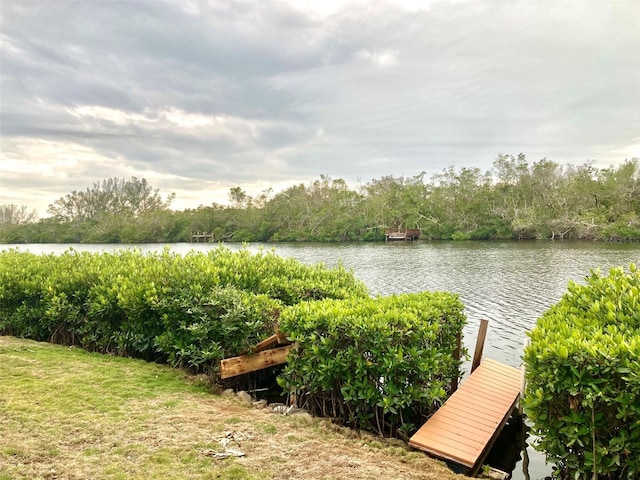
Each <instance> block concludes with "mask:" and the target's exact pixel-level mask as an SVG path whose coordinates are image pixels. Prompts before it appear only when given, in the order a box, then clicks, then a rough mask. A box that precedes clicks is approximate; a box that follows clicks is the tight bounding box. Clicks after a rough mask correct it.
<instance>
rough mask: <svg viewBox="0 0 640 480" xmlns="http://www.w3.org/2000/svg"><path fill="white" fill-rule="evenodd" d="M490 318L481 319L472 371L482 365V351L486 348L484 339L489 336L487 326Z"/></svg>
mask: <svg viewBox="0 0 640 480" xmlns="http://www.w3.org/2000/svg"><path fill="white" fill-rule="evenodd" d="M488 327H489V320H484V319H481V320H480V328H479V329H478V338H477V340H476V349H475V351H474V352H473V362H472V363H471V373H473V371H474V370H475V369H476V368H478V367H479V366H480V360H482V351H483V350H484V340H485V338H486V337H487V328H488Z"/></svg>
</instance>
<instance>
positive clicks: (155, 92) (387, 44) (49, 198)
mask: <svg viewBox="0 0 640 480" xmlns="http://www.w3.org/2000/svg"><path fill="white" fill-rule="evenodd" d="M0 18H1V20H0V22H1V23H0V28H1V31H0V34H1V39H0V40H1V44H0V49H1V64H0V70H1V91H0V95H1V104H0V107H1V112H0V113H1V118H0V129H1V130H0V135H1V138H0V140H1V151H0V204H3V203H17V204H26V205H28V206H29V207H34V208H37V209H38V211H39V213H40V214H41V215H45V211H46V207H47V205H48V204H50V203H52V202H54V201H55V200H56V199H58V198H59V197H61V196H63V195H65V194H66V193H69V192H70V191H72V190H74V189H85V188H86V187H89V186H91V185H92V184H93V183H94V182H96V181H99V180H102V179H105V178H110V177H126V178H128V177H131V176H137V177H139V178H141V177H144V178H146V179H147V180H148V181H149V182H150V183H151V184H152V185H154V186H155V187H159V188H160V189H161V192H162V193H163V194H169V193H170V192H176V194H177V198H176V201H175V202H174V208H178V209H184V208H189V207H193V208H195V207H197V206H198V205H201V204H202V205H209V204H211V203H212V202H221V203H224V202H226V198H227V193H228V191H229V189H230V188H231V187H235V186H240V187H242V188H244V189H245V190H246V191H247V193H249V194H252V195H253V194H258V193H259V192H261V191H262V190H264V189H267V188H269V187H273V188H274V190H275V191H278V190H281V189H282V188H285V187H288V186H291V185H294V184H296V183H299V182H305V183H306V182H309V181H313V180H315V179H317V178H318V177H319V175H320V174H326V175H329V176H330V177H332V178H343V179H345V180H346V181H347V182H348V183H349V185H350V186H352V187H354V188H355V187H357V186H358V184H361V183H366V182H368V181H369V180H371V179H373V178H380V177H382V176H384V175H396V176H400V175H404V176H412V175H416V174H419V173H420V172H422V171H426V172H427V173H428V174H434V173H438V172H440V171H441V170H442V169H444V168H446V167H448V166H451V165H454V166H456V167H464V166H466V167H480V168H482V169H483V170H487V169H490V168H491V165H492V162H493V160H494V159H495V158H496V157H497V155H498V154H500V153H510V154H514V155H517V154H518V153H520V152H522V153H524V154H525V155H526V156H527V158H528V159H529V160H530V161H535V160H539V159H541V158H543V157H546V158H548V159H550V160H554V161H557V162H559V163H562V164H565V163H584V162H585V161H587V160H592V161H594V162H595V164H596V165H597V166H601V167H602V166H608V165H611V164H618V163H620V162H622V161H624V160H625V159H626V158H632V157H640V2H639V1H638V0H610V1H606V0H585V1H576V2H565V1H555V0H553V1H551V0H548V1H538V2H534V1H530V0H526V1H512V0H509V1H495V2H492V1H447V0H440V1H433V0H432V1H415V0H414V1H377V2H371V1H367V2H364V1H363V2H347V1H344V2H343V1H326V0H325V1H323V0H318V1H317V2H314V1H312V0H309V1H305V0H299V1H289V2H287V1H251V2H249V1H244V0H234V1H222V0H220V1H213V0H212V1H209V2H204V1H202V2H200V1H185V0H175V1H159V0H154V1H109V0H104V1H98V0H94V1H85V2H81V1H63V0H56V1H44V0H42V1H24V0H20V1H7V0H1V1H0Z"/></svg>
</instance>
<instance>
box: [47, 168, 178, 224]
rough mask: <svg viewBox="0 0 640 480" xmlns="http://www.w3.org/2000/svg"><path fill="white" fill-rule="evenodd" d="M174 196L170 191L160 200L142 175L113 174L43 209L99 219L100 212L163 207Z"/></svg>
mask: <svg viewBox="0 0 640 480" xmlns="http://www.w3.org/2000/svg"><path fill="white" fill-rule="evenodd" d="M174 198H175V194H174V193H172V194H170V195H169V196H168V197H167V199H166V200H163V199H162V197H161V196H160V193H159V190H158V189H157V188H156V189H154V188H153V187H152V186H151V185H149V184H148V183H147V180H146V179H144V178H143V179H142V180H138V179H137V178H136V177H131V179H129V180H126V179H124V178H115V177H114V178H109V179H107V180H103V181H102V183H100V182H96V183H94V184H93V187H91V188H87V189H86V190H85V191H76V190H74V191H72V192H71V193H69V194H67V195H65V196H64V197H61V198H59V199H58V200H56V201H55V202H54V203H52V204H51V205H49V208H48V210H47V212H48V213H50V214H52V215H53V216H55V217H56V218H57V219H58V220H62V221H80V222H83V221H89V220H99V219H100V217H101V216H102V215H104V214H110V215H120V216H125V217H128V216H134V217H135V216H138V215H140V214H144V213H149V212H155V211H159V210H166V209H168V208H169V205H170V204H171V202H172V201H173V199H174Z"/></svg>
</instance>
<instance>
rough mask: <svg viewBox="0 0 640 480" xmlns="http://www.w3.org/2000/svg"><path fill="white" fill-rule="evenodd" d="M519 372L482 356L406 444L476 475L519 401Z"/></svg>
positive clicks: (520, 377)
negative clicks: (460, 383)
mask: <svg viewBox="0 0 640 480" xmlns="http://www.w3.org/2000/svg"><path fill="white" fill-rule="evenodd" d="M522 376H523V374H522V371H521V370H520V369H517V368H514V367H510V366H508V365H504V364H502V363H500V362H497V361H495V360H491V359H489V358H487V359H484V360H483V361H482V363H481V364H480V366H479V367H478V368H477V369H476V370H474V371H473V373H472V374H471V375H470V376H469V377H468V378H467V379H466V380H465V381H464V382H463V383H462V385H461V387H460V388H459V389H458V390H457V391H456V392H455V393H454V394H453V395H452V396H451V397H450V398H449V399H448V400H447V401H446V402H445V403H444V405H443V406H442V407H441V408H440V409H439V410H438V411H437V412H436V413H435V414H433V416H432V417H431V418H429V420H428V421H427V423H425V424H424V425H423V426H422V427H421V428H420V429H419V430H418V431H417V432H416V433H415V435H413V437H411V439H410V440H409V445H411V446H412V447H414V448H417V449H419V450H423V451H425V452H427V453H429V454H430V455H433V456H434V457H437V458H440V459H443V460H447V461H451V462H454V463H457V464H459V465H462V466H463V467H466V468H467V474H468V475H472V476H475V475H476V474H477V473H478V471H479V470H480V467H481V466H482V462H483V461H484V459H485V458H486V456H487V454H488V453H489V450H490V449H491V446H492V445H493V443H494V442H495V439H496V438H497V436H498V434H499V433H500V430H502V428H503V427H504V425H505V424H506V423H507V420H508V419H509V416H510V415H511V413H512V412H513V409H514V408H515V406H516V404H517V402H518V398H519V395H520V389H521V388H522Z"/></svg>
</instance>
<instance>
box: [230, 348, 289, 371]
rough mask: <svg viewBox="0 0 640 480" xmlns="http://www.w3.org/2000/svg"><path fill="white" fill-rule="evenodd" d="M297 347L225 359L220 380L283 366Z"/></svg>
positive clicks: (273, 349)
mask: <svg viewBox="0 0 640 480" xmlns="http://www.w3.org/2000/svg"><path fill="white" fill-rule="evenodd" d="M294 346H295V345H286V346H284V347H279V348H272V349H270V350H263V351H261V352H258V353H255V354H253V355H240V356H239V357H232V358H225V359H224V360H221V361H220V378H222V379H225V378H230V377H235V376H237V375H242V374H243V373H249V372H255V371H257V370H262V369H263V368H267V367H273V366H274V365H281V364H283V363H285V362H286V361H287V354H288V353H289V351H291V349H292V348H293V347H294Z"/></svg>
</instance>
